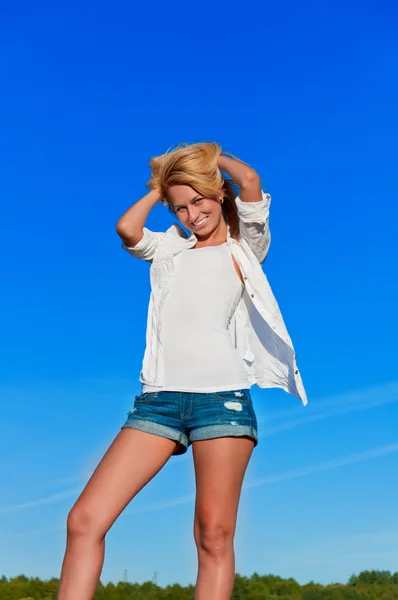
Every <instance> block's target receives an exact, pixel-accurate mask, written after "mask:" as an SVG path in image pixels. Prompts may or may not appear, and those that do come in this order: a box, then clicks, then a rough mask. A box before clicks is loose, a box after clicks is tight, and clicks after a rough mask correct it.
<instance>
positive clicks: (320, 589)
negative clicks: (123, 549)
mask: <svg viewBox="0 0 398 600" xmlns="http://www.w3.org/2000/svg"><path fill="white" fill-rule="evenodd" d="M58 585H59V579H55V578H53V579H50V580H47V581H42V580H41V579H39V578H37V577H31V578H28V577H25V575H19V576H18V577H13V578H10V579H7V577H5V576H4V575H3V577H1V579H0V600H56V598H57V591H58ZM194 591H195V588H194V586H193V585H188V586H185V587H184V586H181V585H178V584H177V583H175V584H173V585H168V586H166V587H164V588H163V587H160V586H158V585H156V584H155V583H152V582H149V581H147V582H145V583H143V584H138V583H126V582H119V583H117V584H114V583H108V584H106V585H103V584H102V583H99V584H98V587H97V591H96V593H95V596H94V600H194ZM276 598H277V599H278V600H398V572H396V573H391V572H390V571H362V572H361V573H359V575H352V576H351V577H350V579H349V580H348V582H347V583H345V584H343V583H331V584H328V585H321V584H319V583H315V582H314V581H310V582H309V583H307V584H304V585H300V584H299V583H297V581H295V580H294V579H291V578H290V579H283V578H282V577H278V576H276V575H258V574H257V573H253V575H252V576H251V577H243V576H241V575H236V577H235V586H234V591H233V594H232V600H273V599H276Z"/></svg>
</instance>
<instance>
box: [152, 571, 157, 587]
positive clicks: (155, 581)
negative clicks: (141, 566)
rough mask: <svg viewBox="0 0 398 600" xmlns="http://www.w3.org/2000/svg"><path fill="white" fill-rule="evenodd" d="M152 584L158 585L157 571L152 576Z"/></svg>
mask: <svg viewBox="0 0 398 600" xmlns="http://www.w3.org/2000/svg"><path fill="white" fill-rule="evenodd" d="M152 583H153V584H154V585H157V584H158V573H157V571H155V572H154V574H153V579H152Z"/></svg>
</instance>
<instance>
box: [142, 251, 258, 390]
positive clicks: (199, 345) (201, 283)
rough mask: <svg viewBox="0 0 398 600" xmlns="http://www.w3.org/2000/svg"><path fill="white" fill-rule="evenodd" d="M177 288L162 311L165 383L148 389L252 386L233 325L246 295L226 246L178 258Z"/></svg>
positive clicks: (209, 388)
mask: <svg viewBox="0 0 398 600" xmlns="http://www.w3.org/2000/svg"><path fill="white" fill-rule="evenodd" d="M174 268H175V277H174V282H173V286H172V288H171V290H170V292H169V294H168V296H167V298H166V302H165V304H164V306H163V308H162V331H161V342H162V347H163V358H164V385H163V386H162V387H161V388H159V387H154V386H149V385H145V384H144V385H143V387H142V391H143V392H149V391H154V390H156V391H159V390H164V391H181V392H216V391H226V390H233V389H243V388H250V384H249V382H248V379H247V375H246V371H245V368H244V364H243V359H242V358H241V357H240V356H239V354H238V352H237V350H236V349H235V348H234V345H233V343H232V339H231V337H230V334H229V333H228V325H229V322H230V320H231V318H232V315H233V313H234V311H235V309H236V306H237V304H238V302H239V300H240V298H241V296H242V292H243V289H244V286H243V283H242V282H241V280H240V279H239V277H238V274H237V272H236V270H235V267H234V264H233V262H232V257H231V254H230V252H229V249H228V246H227V244H226V243H224V244H222V245H221V246H205V247H202V248H194V249H190V250H184V251H183V252H180V253H179V254H177V255H176V256H175V257H174Z"/></svg>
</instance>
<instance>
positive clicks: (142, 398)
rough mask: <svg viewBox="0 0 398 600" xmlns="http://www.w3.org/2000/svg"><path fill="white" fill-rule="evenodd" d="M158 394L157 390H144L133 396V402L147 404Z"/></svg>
mask: <svg viewBox="0 0 398 600" xmlns="http://www.w3.org/2000/svg"><path fill="white" fill-rule="evenodd" d="M158 396H159V392H144V393H143V394H140V395H139V396H136V397H135V404H148V402H150V401H151V400H155V398H157V397H158Z"/></svg>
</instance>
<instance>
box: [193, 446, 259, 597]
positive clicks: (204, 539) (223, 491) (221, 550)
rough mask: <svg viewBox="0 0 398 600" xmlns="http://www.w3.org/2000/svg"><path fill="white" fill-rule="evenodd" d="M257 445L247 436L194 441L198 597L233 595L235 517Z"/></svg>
mask: <svg viewBox="0 0 398 600" xmlns="http://www.w3.org/2000/svg"><path fill="white" fill-rule="evenodd" d="M253 447H254V443H253V441H252V440H251V439H250V438H245V437H224V438H216V439H213V440H201V441H197V442H193V443H192V450H193V456H194V464H195V475H196V505H195V522H194V537H195V542H196V546H197V549H198V559H199V572H198V578H197V581H196V590H195V600H230V598H231V594H232V589H233V586H234V579H235V555H234V548H233V539H234V535H235V528H236V517H237V512H238V505H239V498H240V493H241V489H242V483H243V477H244V474H245V471H246V467H247V465H248V463H249V460H250V456H251V454H252V450H253Z"/></svg>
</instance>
